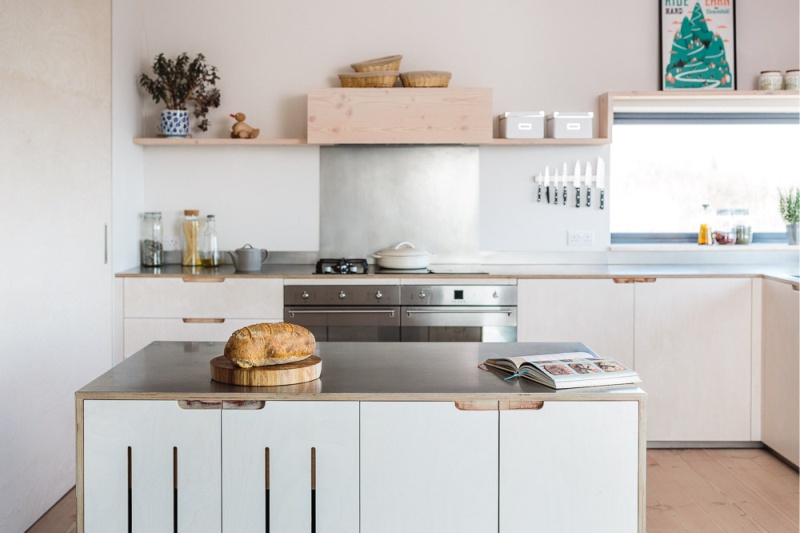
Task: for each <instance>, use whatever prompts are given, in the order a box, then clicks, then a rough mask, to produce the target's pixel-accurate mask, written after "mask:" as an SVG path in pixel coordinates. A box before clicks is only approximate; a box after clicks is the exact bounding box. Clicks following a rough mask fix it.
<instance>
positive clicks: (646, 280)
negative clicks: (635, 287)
mask: <svg viewBox="0 0 800 533" xmlns="http://www.w3.org/2000/svg"><path fill="white" fill-rule="evenodd" d="M655 282H656V278H614V283H655Z"/></svg>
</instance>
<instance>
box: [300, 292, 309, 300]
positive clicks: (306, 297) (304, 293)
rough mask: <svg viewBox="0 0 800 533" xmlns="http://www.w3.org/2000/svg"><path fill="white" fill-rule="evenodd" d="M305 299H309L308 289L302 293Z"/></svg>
mask: <svg viewBox="0 0 800 533" xmlns="http://www.w3.org/2000/svg"><path fill="white" fill-rule="evenodd" d="M300 297H301V298H302V299H303V300H308V291H303V294H301V295H300Z"/></svg>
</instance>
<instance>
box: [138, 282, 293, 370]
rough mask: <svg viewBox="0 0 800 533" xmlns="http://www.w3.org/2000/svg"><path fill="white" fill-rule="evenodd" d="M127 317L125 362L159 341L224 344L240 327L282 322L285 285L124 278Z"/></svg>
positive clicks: (275, 283) (280, 283)
mask: <svg viewBox="0 0 800 533" xmlns="http://www.w3.org/2000/svg"><path fill="white" fill-rule="evenodd" d="M123 316H124V319H123V335H124V340H123V346H124V356H125V357H128V356H130V355H132V354H133V353H135V352H137V351H139V350H141V349H142V348H144V347H145V346H147V345H148V344H150V343H151V342H153V341H156V340H160V341H220V342H224V341H227V340H228V337H230V334H231V333H233V332H234V331H235V330H237V329H239V328H241V327H244V326H247V325H250V324H254V323H258V322H280V321H281V320H283V281H282V280H281V279H274V278H256V279H252V278H248V279H236V278H225V277H221V276H186V277H183V278H179V277H126V278H124V288H123Z"/></svg>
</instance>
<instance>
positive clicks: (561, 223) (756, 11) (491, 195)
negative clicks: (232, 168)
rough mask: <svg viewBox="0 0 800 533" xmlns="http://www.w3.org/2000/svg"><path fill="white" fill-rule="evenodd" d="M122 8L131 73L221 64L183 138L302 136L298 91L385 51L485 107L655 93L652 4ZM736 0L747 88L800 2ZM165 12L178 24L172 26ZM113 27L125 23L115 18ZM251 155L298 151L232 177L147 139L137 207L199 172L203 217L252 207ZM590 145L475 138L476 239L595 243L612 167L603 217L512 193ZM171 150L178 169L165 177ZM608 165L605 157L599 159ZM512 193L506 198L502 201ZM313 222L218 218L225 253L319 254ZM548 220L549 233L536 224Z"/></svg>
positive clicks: (151, 120)
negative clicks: (156, 61)
mask: <svg viewBox="0 0 800 533" xmlns="http://www.w3.org/2000/svg"><path fill="white" fill-rule="evenodd" d="M131 3H134V2H132V0H117V1H115V3H114V5H115V10H116V6H119V8H120V9H123V10H126V11H127V10H128V9H129V7H127V6H129V5H130V4H131ZM135 3H136V4H137V5H138V6H140V7H138V8H137V9H138V10H140V13H137V18H135V20H134V21H133V22H132V23H133V24H135V25H137V30H136V31H137V32H138V33H137V34H136V41H137V46H139V47H140V49H141V54H142V57H141V58H140V59H139V60H137V58H136V57H135V56H131V57H129V58H127V61H125V62H123V63H116V64H115V65H116V66H117V68H119V69H123V70H124V69H128V70H129V71H130V72H133V73H139V72H141V71H142V69H145V70H147V69H148V68H149V63H150V62H152V58H153V57H154V56H155V55H157V54H158V53H159V52H164V53H166V54H167V55H170V56H174V55H176V54H178V53H179V52H182V51H187V52H189V53H191V54H194V53H197V52H202V53H203V54H205V56H206V58H207V60H208V61H209V63H211V64H213V65H215V66H217V67H218V69H219V74H220V76H221V78H222V79H221V80H220V82H219V87H220V90H221V91H222V107H221V108H220V109H218V110H212V112H211V113H210V118H211V122H212V126H211V130H210V131H209V132H208V133H206V134H203V133H198V132H195V135H196V136H215V137H216V136H222V137H224V136H227V135H228V132H229V128H230V125H231V124H232V122H233V121H232V119H230V118H229V117H228V116H227V115H228V114H229V113H232V112H238V111H242V112H245V113H246V114H247V121H248V123H250V124H251V125H254V126H256V127H260V128H261V131H262V136H266V137H290V138H292V137H300V138H302V137H305V124H306V98H305V96H306V93H307V91H308V90H309V89H311V88H317V87H331V86H338V85H339V82H338V79H337V77H336V75H337V73H339V72H347V71H349V70H350V67H349V65H350V64H351V63H353V62H356V61H359V60H364V59H368V58H372V57H378V56H383V55H389V54H396V53H399V54H403V56H404V58H403V62H402V65H401V70H419V69H441V70H449V71H451V72H452V73H453V78H452V82H451V86H458V87H491V88H492V89H493V102H494V103H493V111H494V113H495V114H499V113H502V112H504V111H512V110H540V109H541V110H546V111H553V110H562V111H572V110H594V111H596V110H597V97H598V95H600V94H602V93H605V92H608V91H621V90H623V91H625V90H657V89H658V88H659V79H660V78H659V50H658V43H659V34H658V31H659V20H658V3H657V2H594V1H589V0H581V1H578V2H553V1H546V0H525V1H523V0H512V1H505V2H482V1H479V0H466V1H464V0H460V1H456V0H438V1H436V2H430V1H428V0H407V1H405V2H403V3H402V5H401V4H396V5H395V4H386V3H385V2H374V1H367V0H344V1H337V2H313V3H310V2H263V1H261V0H240V1H237V2H236V3H228V4H226V5H225V9H221V8H220V4H219V3H217V2H214V1H213V0H196V1H194V2H192V8H191V9H187V4H186V2H184V1H181V0H146V1H143V2H135ZM737 5H738V19H737V38H738V64H737V67H738V73H739V74H738V76H739V88H741V89H752V88H754V87H755V80H756V78H757V75H758V73H759V71H760V70H763V69H765V68H780V69H783V70H785V69H788V68H796V67H797V66H798V64H800V60H799V59H798V3H797V2H796V1H795V0H769V1H761V2H758V1H756V0H738V2H737ZM175 20H181V21H182V25H181V26H179V27H178V28H179V29H178V30H177V31H176V26H175V24H174V21H175ZM123 22H124V24H126V25H129V24H131V21H130V20H128V19H127V18H126V19H125V20H124V21H123ZM120 40H121V41H122V42H120V46H125V47H128V46H130V42H129V40H130V37H126V36H125V35H122V37H119V38H118V37H116V32H115V43H117V42H118V41H120ZM132 78H133V76H129V79H132ZM131 83H133V82H131ZM129 89H130V87H125V88H124V90H125V91H126V92H125V94H124V96H123V95H121V94H120V93H121V91H118V90H117V89H116V88H115V98H121V99H122V100H124V103H123V104H122V105H123V106H125V108H126V109H133V108H136V109H140V110H141V124H140V130H139V132H138V134H140V135H145V136H153V135H155V134H156V133H157V131H156V126H157V113H158V112H159V110H160V107H159V106H156V105H155V104H153V102H152V101H151V100H150V99H149V97H147V96H146V95H144V94H143V93H141V92H139V93H138V96H137V95H132V94H130V92H129ZM129 142H130V140H129V139H128V138H126V137H125V136H122V138H119V139H116V143H117V144H119V143H123V144H127V143H129ZM262 151H269V152H270V156H269V159H273V158H275V159H281V158H284V157H286V158H289V160H290V161H291V160H292V158H294V157H296V154H297V150H296V149H294V148H289V147H283V148H280V147H271V148H260V149H258V150H240V151H239V152H237V153H236V154H235V156H229V155H228V154H227V153H226V154H225V155H223V156H222V157H221V158H219V159H218V161H225V162H227V161H230V157H235V163H236V172H231V173H229V174H228V175H226V176H224V177H222V176H221V175H220V174H221V172H220V169H219V165H209V166H208V167H207V168H206V169H198V168H197V166H198V165H195V164H194V163H193V161H195V160H202V159H203V158H202V157H200V156H198V155H197V153H196V151H195V150H194V149H179V150H175V151H169V150H165V149H163V148H147V149H145V153H146V155H145V156H144V158H145V161H146V171H145V179H144V189H145V191H144V201H143V204H142V205H141V209H142V210H150V209H155V208H156V206H158V208H159V209H162V210H164V211H166V212H167V213H169V216H172V217H174V216H177V215H176V214H179V213H180V212H181V210H182V209H184V208H186V207H188V206H187V205H186V200H185V197H183V196H181V195H180V194H174V195H172V196H169V197H168V196H164V195H162V192H163V190H164V189H165V188H171V189H173V190H175V191H176V192H177V191H179V190H191V189H192V188H193V187H194V185H195V184H197V183H208V184H210V183H219V184H220V185H219V186H209V187H208V189H206V190H202V191H200V192H199V194H200V196H199V197H197V198H196V200H194V201H195V203H197V204H202V205H203V206H207V207H206V208H205V209H204V211H205V212H212V211H213V212H215V213H218V212H226V211H227V212H231V211H232V210H233V209H234V208H235V209H237V210H242V209H244V212H246V213H255V212H256V211H257V209H259V208H261V204H260V202H261V201H262V200H263V199H264V197H265V196H268V194H266V192H267V191H270V190H274V184H273V182H272V181H271V180H272V179H273V178H267V179H263V180H261V181H260V182H255V181H254V179H253V176H254V175H260V174H262V173H270V171H269V170H268V169H264V168H263V165H264V164H265V163H264V157H265V156H264V155H263V154H262V153H259V152H262ZM275 154H277V155H275ZM603 154H607V147H583V148H563V147H561V148H547V149H545V148H541V147H536V148H530V147H502V148H497V147H491V148H481V151H480V160H481V162H480V173H481V199H480V202H481V231H480V249H481V250H482V251H484V252H490V253H491V252H502V251H509V250H523V251H529V252H548V253H552V252H556V253H558V252H566V251H567V250H568V248H567V246H566V235H567V231H569V230H573V229H577V230H584V229H591V230H593V231H594V232H595V246H594V247H593V248H592V249H591V250H590V251H593V252H599V251H602V250H603V249H605V247H606V246H607V245H608V241H609V235H608V213H609V209H610V207H611V204H613V194H612V190H613V175H612V178H611V180H610V183H609V187H610V190H609V194H608V195H607V201H608V205H607V209H606V210H605V211H602V212H600V211H594V212H589V211H588V210H586V211H575V210H574V209H562V208H561V207H562V206H558V207H555V206H542V205H536V204H534V203H531V202H530V201H527V202H526V201H525V200H526V199H528V198H530V189H531V188H532V185H533V184H532V177H533V176H534V175H535V174H536V173H537V172H538V171H540V170H543V169H544V166H545V165H551V167H552V165H554V164H557V165H560V164H561V163H562V162H564V161H566V162H568V163H569V166H570V169H571V168H572V165H574V161H575V160H576V159H581V160H582V161H586V160H595V159H596V157H597V156H598V155H603ZM180 161H184V162H185V164H186V167H187V168H191V169H192V170H191V172H189V171H184V172H182V173H181V172H180V171H177V172H176V171H175V169H176V164H179V162H180ZM607 163H608V164H609V167H612V166H613V163H612V162H610V161H608V159H607ZM267 164H269V163H267ZM276 164H277V165H278V166H277V168H279V169H280V168H281V165H280V164H279V163H276ZM305 168H306V167H305V166H304V165H301V170H300V171H299V172H300V173H299V177H298V180H299V183H301V184H306V183H309V184H310V181H309V180H310V179H311V178H310V177H309V176H308V175H306V174H302V172H303V171H304V170H303V169H305ZM246 169H253V171H252V172H248V171H247V170H246ZM242 176H244V179H242V178H241V177H242ZM322 179H325V178H324V176H323V177H322ZM242 188H245V189H247V190H251V191H253V193H254V194H252V195H251V196H250V197H249V198H245V199H242V197H241V195H240V194H237V192H236V191H239V190H241V189H242ZM315 188H318V186H316V187H315V186H314V185H310V189H309V192H312V190H313V189H315ZM278 190H280V189H278ZM151 191H152V194H151ZM509 191H514V192H515V193H516V194H517V196H515V197H514V198H509V197H508V196H507V195H506V193H507V192H509ZM287 200H289V201H285V202H281V201H280V199H278V198H274V201H273V200H270V201H273V203H271V204H270V205H271V210H270V213H272V216H275V217H277V218H281V219H289V218H291V217H292V215H293V211H292V209H295V201H294V200H295V197H294V196H289V197H287ZM323 201H324V199H323ZM243 202H244V203H243ZM125 216H126V217H127V218H126V220H125V224H128V225H130V224H131V223H135V222H137V221H135V220H133V217H132V213H126V214H125ZM317 222H318V220H317V219H315V218H311V217H310V218H307V219H304V220H300V221H296V223H294V224H292V225H289V226H285V227H284V228H283V231H282V233H281V235H280V239H278V240H277V241H276V240H274V237H275V235H274V233H272V234H271V233H270V232H269V231H268V229H267V228H269V227H271V226H272V222H271V220H269V219H267V220H266V222H265V223H264V224H261V225H254V226H251V227H244V226H243V225H242V224H237V223H236V222H234V221H232V220H227V221H226V220H220V222H219V228H220V229H219V231H220V239H221V241H222V246H223V248H224V247H228V245H229V243H232V244H234V245H238V244H240V243H243V242H247V241H248V240H259V241H260V242H262V243H263V244H262V246H265V247H272V249H286V250H316V249H317V247H318V246H319V245H320V243H319V242H317V241H315V240H314V238H315V235H317V232H316V231H315V228H314V227H313V226H314V224H317ZM509 224H511V225H512V226H510V227H517V226H519V227H520V228H524V229H525V230H526V231H525V233H524V234H523V235H521V236H518V235H516V232H512V231H509V230H508V228H509ZM233 226H236V227H233ZM545 227H546V228H547V229H548V231H543V230H544V228H545ZM512 235H513V237H512ZM282 241H288V242H289V245H288V246H287V247H286V248H282V245H281V244H278V242H282ZM237 243H238V244H237ZM273 243H274V244H273ZM327 244H329V243H322V247H323V248H324V247H325V246H326V245H327ZM276 245H277V246H278V247H277V248H276V247H275V246H276ZM117 249H118V250H119V251H118V252H117V253H118V254H119V255H120V256H124V257H125V259H126V260H125V262H124V264H123V263H120V264H119V265H115V266H118V267H120V268H125V267H128V266H135V261H132V260H131V259H133V258H135V255H136V242H135V239H133V240H130V239H127V240H125V241H124V242H120V243H119V247H118V248H117ZM578 255H579V253H573V254H571V255H570V256H569V258H568V259H567V260H569V261H573V260H577V259H576V258H577V256H578ZM118 270H119V268H118Z"/></svg>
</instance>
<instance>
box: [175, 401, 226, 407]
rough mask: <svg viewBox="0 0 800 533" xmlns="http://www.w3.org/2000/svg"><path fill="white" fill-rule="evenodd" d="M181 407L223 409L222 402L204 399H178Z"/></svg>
mask: <svg viewBox="0 0 800 533" xmlns="http://www.w3.org/2000/svg"><path fill="white" fill-rule="evenodd" d="M178 407H180V408H181V409H222V402H204V401H203V400H178Z"/></svg>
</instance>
